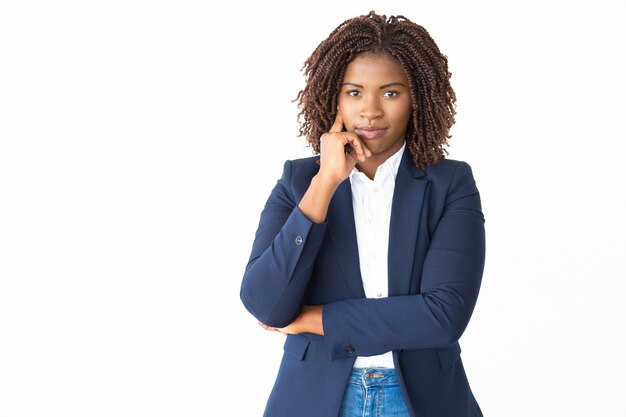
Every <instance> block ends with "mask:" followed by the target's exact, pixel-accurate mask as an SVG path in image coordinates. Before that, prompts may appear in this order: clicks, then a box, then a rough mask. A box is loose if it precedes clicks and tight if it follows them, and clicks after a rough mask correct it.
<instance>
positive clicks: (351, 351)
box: [346, 346, 356, 353]
mask: <svg viewBox="0 0 626 417" xmlns="http://www.w3.org/2000/svg"><path fill="white" fill-rule="evenodd" d="M355 350H356V349H354V348H353V347H352V346H348V347H346V353H354V351H355Z"/></svg>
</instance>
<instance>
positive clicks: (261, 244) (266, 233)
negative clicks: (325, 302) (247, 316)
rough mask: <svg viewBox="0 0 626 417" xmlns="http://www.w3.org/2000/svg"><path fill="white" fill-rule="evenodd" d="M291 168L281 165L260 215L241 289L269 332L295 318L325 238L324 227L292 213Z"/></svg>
mask: <svg viewBox="0 0 626 417" xmlns="http://www.w3.org/2000/svg"><path fill="white" fill-rule="evenodd" d="M292 169H293V166H292V163H291V161H286V162H285V165H284V169H283V175H282V177H281V178H280V179H279V180H278V182H277V184H276V186H275V187H274V189H273V190H272V192H271V194H270V196H269V198H268V200H267V202H266V204H265V207H264V209H263V211H262V213H261V219H260V221H259V226H258V229H257V232H256V235H255V238H254V243H253V245H252V253H251V255H250V259H249V261H248V264H247V266H246V268H245V272H244V276H243V281H242V284H241V292H240V297H241V301H242V302H243V304H244V305H245V307H246V308H247V310H248V311H249V312H250V313H252V315H253V316H254V317H256V318H257V320H259V321H261V322H262V323H265V324H267V325H269V326H272V327H285V326H287V325H289V324H290V323H291V322H292V321H293V320H294V319H295V318H296V317H297V316H298V314H299V312H300V310H301V308H302V301H303V299H304V295H305V292H306V289H307V285H308V282H309V279H310V277H311V272H312V269H313V264H314V262H315V258H316V257H317V254H318V252H319V250H320V247H321V244H322V241H323V239H324V235H325V233H326V223H321V224H316V223H313V222H312V221H311V220H309V218H308V217H306V216H305V215H304V214H303V213H302V212H301V211H300V209H299V208H298V206H297V202H296V199H295V197H294V195H293V192H292V191H291V184H290V183H291V181H292Z"/></svg>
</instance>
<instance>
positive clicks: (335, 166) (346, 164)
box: [318, 110, 372, 184]
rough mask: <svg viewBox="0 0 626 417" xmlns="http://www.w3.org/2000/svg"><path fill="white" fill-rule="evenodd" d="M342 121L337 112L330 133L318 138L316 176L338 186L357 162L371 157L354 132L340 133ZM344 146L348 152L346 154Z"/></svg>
mask: <svg viewBox="0 0 626 417" xmlns="http://www.w3.org/2000/svg"><path fill="white" fill-rule="evenodd" d="M342 130H343V119H342V118H341V113H340V112H339V110H338V111H337V117H336V118H335V123H334V124H333V126H332V127H331V128H330V132H328V133H324V134H323V135H322V137H321V138H320V171H319V173H318V175H319V176H320V177H321V178H324V179H325V180H328V181H330V182H332V183H335V184H339V183H341V182H342V181H343V180H345V179H346V178H348V176H349V175H350V173H351V172H352V169H353V168H354V167H355V166H356V164H357V162H359V161H360V162H365V159H366V158H369V157H370V156H372V153H371V152H370V150H369V149H367V147H365V145H364V144H363V142H362V141H361V139H360V138H359V137H358V136H357V134H356V133H354V132H342ZM346 145H350V148H351V150H350V152H349V153H346Z"/></svg>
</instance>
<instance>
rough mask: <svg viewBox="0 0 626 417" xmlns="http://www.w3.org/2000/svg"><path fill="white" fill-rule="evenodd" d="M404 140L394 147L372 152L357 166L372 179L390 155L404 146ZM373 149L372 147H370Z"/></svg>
mask: <svg viewBox="0 0 626 417" xmlns="http://www.w3.org/2000/svg"><path fill="white" fill-rule="evenodd" d="M402 145H403V142H402V143H400V144H399V146H396V147H395V148H392V149H387V150H386V151H383V152H380V153H374V152H372V156H370V157H369V158H367V160H366V161H365V162H359V163H357V164H356V168H357V169H358V170H359V171H361V172H362V173H364V174H365V175H366V176H367V178H369V179H370V180H373V179H374V175H376V170H377V169H378V167H379V166H381V165H382V164H383V163H384V162H385V161H386V160H387V159H389V157H390V156H392V155H393V154H395V153H396V152H398V151H399V150H400V148H402ZM370 150H371V149H370Z"/></svg>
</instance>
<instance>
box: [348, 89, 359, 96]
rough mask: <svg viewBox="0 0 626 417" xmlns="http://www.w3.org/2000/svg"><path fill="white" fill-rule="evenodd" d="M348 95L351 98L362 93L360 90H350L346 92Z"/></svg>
mask: <svg viewBox="0 0 626 417" xmlns="http://www.w3.org/2000/svg"><path fill="white" fill-rule="evenodd" d="M346 94H347V95H349V96H350V97H357V96H358V95H359V94H360V93H359V91H358V90H348V91H346Z"/></svg>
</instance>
